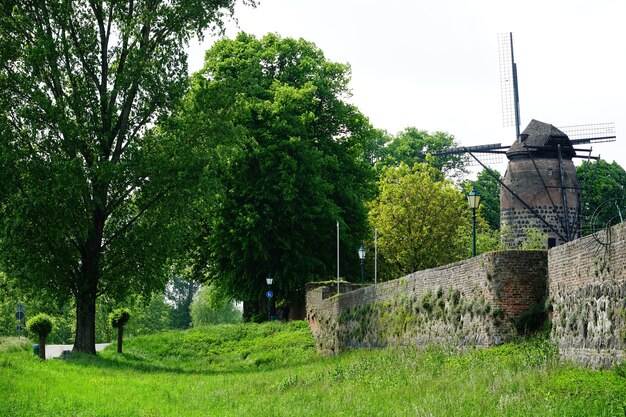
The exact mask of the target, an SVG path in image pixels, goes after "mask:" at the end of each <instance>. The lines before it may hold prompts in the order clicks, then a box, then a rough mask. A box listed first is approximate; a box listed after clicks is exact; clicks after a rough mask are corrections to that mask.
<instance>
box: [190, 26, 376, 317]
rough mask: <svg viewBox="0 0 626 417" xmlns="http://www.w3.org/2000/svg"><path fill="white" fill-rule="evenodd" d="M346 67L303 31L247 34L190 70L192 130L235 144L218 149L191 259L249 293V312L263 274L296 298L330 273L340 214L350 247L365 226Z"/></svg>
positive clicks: (260, 300) (229, 290)
mask: <svg viewBox="0 0 626 417" xmlns="http://www.w3.org/2000/svg"><path fill="white" fill-rule="evenodd" d="M349 75H350V72H349V67H348V66H347V65H344V64H339V63H333V62H329V61H327V60H326V59H325V57H324V55H323V53H322V51H320V50H319V49H318V48H317V47H315V45H313V44H312V43H310V42H307V41H305V40H302V39H300V40H295V39H289V38H284V39H283V38H281V37H279V36H278V35H274V34H270V35H267V36H265V37H263V38H262V39H257V38H255V37H254V36H251V35H247V34H244V33H241V34H239V35H238V36H237V37H236V39H234V40H228V39H224V40H221V41H219V42H217V43H216V44H215V45H214V46H213V47H212V48H211V49H210V50H209V51H207V53H206V61H205V66H204V69H203V70H202V71H200V72H199V73H198V74H196V75H195V76H194V78H193V93H192V95H191V97H190V99H189V102H188V106H187V107H186V114H185V115H184V117H186V118H187V119H189V120H192V121H193V122H194V123H195V126H196V130H194V131H193V132H197V133H191V134H206V132H214V131H218V132H228V134H229V135H234V136H236V137H237V138H238V145H237V146H230V147H228V146H226V147H221V148H220V152H221V154H220V156H221V160H220V161H221V165H220V166H219V169H217V170H216V171H215V178H216V179H217V181H218V183H219V188H218V191H216V192H215V193H213V194H212V195H211V198H210V199H207V201H206V204H205V207H206V213H205V215H204V221H205V223H204V227H205V233H204V234H203V235H201V236H199V240H198V242H197V243H196V245H195V247H194V248H192V251H191V252H193V255H192V257H193V258H194V259H195V260H196V261H195V264H196V265H197V266H199V267H200V272H199V273H198V274H197V275H198V276H200V278H201V279H205V280H206V279H207V278H206V277H208V280H209V282H211V283H213V284H214V285H217V286H219V287H220V288H221V289H222V290H224V291H225V293H226V294H228V295H229V296H231V297H232V298H234V299H237V300H243V301H244V303H245V306H246V309H245V310H244V311H246V313H248V312H250V314H253V313H255V312H258V311H260V310H261V309H263V308H264V305H265V297H264V295H265V290H266V284H265V278H266V276H267V275H268V274H271V275H272V276H273V277H274V284H273V289H274V290H275V292H276V293H277V295H279V296H280V297H281V298H284V299H286V300H289V301H294V302H298V301H300V302H301V301H303V299H304V291H303V288H304V283H305V282H307V281H309V280H312V279H319V278H320V277H324V276H327V275H331V274H333V272H334V268H335V251H334V249H333V248H335V247H336V244H335V230H336V228H335V224H336V222H337V221H339V222H340V225H341V230H342V231H343V234H342V235H341V239H342V240H341V248H342V251H346V252H347V253H349V254H350V255H353V254H355V253H356V250H357V248H358V246H359V244H360V242H361V241H362V239H363V237H364V236H365V235H366V230H367V217H366V209H365V206H364V204H363V201H364V199H365V198H367V196H368V195H369V193H371V190H372V188H373V187H372V185H373V170H372V167H371V162H370V160H369V159H368V158H369V155H368V152H366V148H367V146H369V145H367V146H365V145H364V141H365V139H364V138H365V137H367V138H368V139H367V140H371V136H368V135H370V133H371V128H370V126H369V123H368V122H367V120H366V118H365V117H364V116H362V115H361V114H360V113H359V111H358V110H357V109H356V108H355V107H354V106H352V105H350V104H348V103H346V101H345V99H346V98H347V97H348V95H349V91H348V89H347V84H348V81H349ZM181 124H184V125H185V126H190V125H191V124H192V123H183V122H181ZM369 143H370V142H368V144H369ZM368 149H369V148H368ZM352 257H353V256H352ZM344 262H345V260H344ZM353 263H354V262H350V264H353ZM348 265H349V264H348V263H347V262H346V263H345V264H344V265H342V269H343V267H344V266H345V269H343V270H344V271H345V270H349V269H348V268H349V267H352V268H353V269H354V267H353V266H352V265H350V266H348Z"/></svg>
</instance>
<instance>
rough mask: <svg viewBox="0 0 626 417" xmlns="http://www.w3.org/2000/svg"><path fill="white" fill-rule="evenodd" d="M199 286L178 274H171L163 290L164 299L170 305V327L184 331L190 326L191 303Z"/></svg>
mask: <svg viewBox="0 0 626 417" xmlns="http://www.w3.org/2000/svg"><path fill="white" fill-rule="evenodd" d="M199 288H200V284H198V283H197V282H195V281H193V280H191V279H185V278H184V277H182V276H181V275H180V274H178V273H175V272H174V273H172V274H171V278H170V281H169V282H168V283H167V287H166V288H165V299H166V301H167V302H168V303H170V304H171V305H172V313H171V326H172V327H173V328H177V329H186V328H188V327H189V326H190V325H191V310H190V308H191V302H192V301H193V297H194V296H195V295H196V292H197V291H198V289H199Z"/></svg>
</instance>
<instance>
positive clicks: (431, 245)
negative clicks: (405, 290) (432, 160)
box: [370, 164, 470, 278]
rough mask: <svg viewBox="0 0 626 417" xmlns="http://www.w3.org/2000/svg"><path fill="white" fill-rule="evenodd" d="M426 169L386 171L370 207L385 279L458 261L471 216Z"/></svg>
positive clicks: (419, 166) (449, 188)
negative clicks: (387, 274) (387, 276)
mask: <svg viewBox="0 0 626 417" xmlns="http://www.w3.org/2000/svg"><path fill="white" fill-rule="evenodd" d="M439 177H440V173H439V172H438V171H437V170H436V169H434V168H433V167H429V166H427V165H425V164H414V165H413V167H412V168H409V167H408V166H406V165H405V164H400V166H398V167H389V168H386V169H385V170H384V171H383V175H382V177H381V179H380V181H379V187H380V194H379V196H378V197H377V198H376V200H374V201H373V202H372V204H371V208H370V222H371V224H372V226H373V227H376V228H377V229H378V250H379V253H380V256H381V258H383V260H384V262H385V263H386V264H387V265H388V267H389V270H390V276H389V278H398V277H400V276H402V275H405V274H408V273H411V272H415V271H419V270H422V269H427V268H432V267H435V266H439V265H443V264H446V263H450V262H455V261H458V260H460V259H463V258H464V257H465V255H466V253H467V250H468V249H467V248H468V247H469V246H468V245H467V238H466V236H469V225H470V216H469V211H468V208H467V202H466V200H465V196H464V195H463V194H462V193H461V192H460V191H459V190H458V189H457V188H456V187H455V186H454V185H453V184H452V183H450V182H449V181H440V180H439Z"/></svg>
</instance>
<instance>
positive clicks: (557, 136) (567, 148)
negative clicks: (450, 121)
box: [434, 33, 615, 247]
mask: <svg viewBox="0 0 626 417" xmlns="http://www.w3.org/2000/svg"><path fill="white" fill-rule="evenodd" d="M499 49H500V84H501V88H502V109H503V121H504V124H505V126H510V125H514V126H515V141H514V142H513V144H511V145H510V146H503V145H502V144H500V143H496V144H488V145H479V146H468V147H457V148H453V149H446V150H443V151H441V152H438V153H436V154H434V155H448V154H458V153H467V154H469V155H470V156H471V157H472V158H473V159H474V160H475V161H476V162H477V163H478V164H479V165H481V166H482V167H483V168H484V169H485V170H486V171H487V172H488V173H489V174H490V175H491V176H492V177H493V178H495V179H496V180H497V181H498V182H499V183H500V222H501V225H502V230H506V231H507V232H506V233H503V236H502V238H503V240H504V243H505V244H506V245H507V246H510V247H516V246H518V245H519V244H520V243H521V242H522V241H523V240H525V238H526V232H527V230H528V229H529V228H534V229H538V230H540V231H541V232H542V233H543V234H545V235H546V236H547V242H546V244H547V246H548V247H553V246H556V245H560V244H562V243H566V242H569V241H571V240H574V239H577V238H578V237H580V223H581V222H580V211H581V207H582V206H583V205H582V204H581V203H583V202H581V191H582V189H583V187H584V186H585V182H587V176H588V173H587V172H586V173H585V178H584V180H583V184H582V185H581V184H579V181H578V177H577V175H576V167H575V166H574V163H573V159H574V158H586V159H587V160H591V159H594V160H597V159H599V157H597V156H592V155H591V152H592V150H591V148H589V149H581V148H577V146H578V145H582V144H591V143H598V142H610V141H614V140H615V127H614V125H613V123H601V124H593V125H579V126H567V127H561V128H557V127H555V126H553V125H551V124H548V123H544V122H540V121H538V120H534V119H533V120H532V121H531V122H530V123H529V124H528V126H527V127H526V128H525V129H524V131H522V132H520V106H519V89H518V79H517V64H516V63H515V58H514V53H513V34H512V33H507V34H500V36H499ZM485 154H504V155H506V157H507V158H508V160H509V162H508V165H507V169H506V173H505V174H504V177H503V178H502V179H500V178H499V176H498V175H496V174H495V173H494V171H493V170H491V169H490V168H489V167H487V166H486V165H485V164H484V163H483V162H482V161H481V160H480V158H479V157H478V156H477V155H485ZM587 167H589V164H587ZM590 175H591V176H592V175H593V173H591V174H590Z"/></svg>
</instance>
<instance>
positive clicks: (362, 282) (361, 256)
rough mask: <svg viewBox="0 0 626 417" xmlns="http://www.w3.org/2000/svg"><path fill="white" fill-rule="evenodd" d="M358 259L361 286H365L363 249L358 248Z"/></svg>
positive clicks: (362, 247)
mask: <svg viewBox="0 0 626 417" xmlns="http://www.w3.org/2000/svg"><path fill="white" fill-rule="evenodd" d="M359 259H360V260H361V285H365V247H364V246H363V245H361V247H360V248H359Z"/></svg>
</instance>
